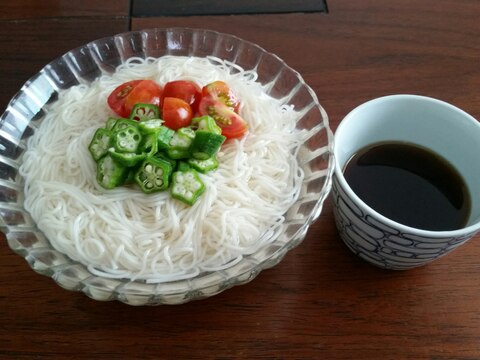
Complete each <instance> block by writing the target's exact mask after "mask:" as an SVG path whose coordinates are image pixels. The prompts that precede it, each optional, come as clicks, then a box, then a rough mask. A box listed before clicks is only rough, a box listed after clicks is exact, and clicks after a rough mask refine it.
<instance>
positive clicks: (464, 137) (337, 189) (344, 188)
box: [332, 95, 480, 270]
mask: <svg viewBox="0 0 480 360" xmlns="http://www.w3.org/2000/svg"><path fill="white" fill-rule="evenodd" d="M388 141H401V142H408V143H413V144H417V145H420V146H423V147H426V148H428V149H430V150H432V151H434V152H435V153H437V154H439V155H440V156H442V157H443V158H445V159H446V160H447V161H449V162H450V163H451V164H452V165H453V166H454V167H455V168H456V169H457V170H458V171H459V173H460V174H461V176H462V177H463V179H464V180H465V183H466V185H467V187H468V190H469V193H470V197H471V212H470V217H469V220H468V222H467V225H466V226H465V227H464V228H462V229H458V230H452V231H428V230H421V229H415V228H412V227H409V226H405V225H402V224H400V223H397V222H395V221H392V220H390V219H388V218H386V217H385V216H383V215H381V214H379V213H377V212H376V211H375V210H373V209H372V208H370V207H369V206H368V205H366V204H365V203H364V202H363V201H362V200H361V199H360V198H359V197H358V196H357V195H356V194H355V193H354V192H353V191H352V189H351V188H350V186H349V185H348V183H347V182H346V180H345V178H344V176H343V170H344V167H345V165H346V163H347V162H348V160H349V159H350V158H351V157H352V156H353V155H354V154H355V153H356V152H357V151H359V150H360V149H362V148H364V147H365V146H368V145H370V144H374V143H378V142H388ZM479 153H480V123H479V122H478V121H477V120H476V119H475V118H473V117H472V116H470V115H468V114H467V113H466V112H464V111H462V110H460V109H458V108H456V107H454V106H453V105H450V104H448V103H445V102H442V101H439V100H436V99H432V98H428V97H423V96H417V95H392V96H386V97H382V98H378V99H375V100H371V101H369V102H367V103H364V104H362V105H360V106H359V107H357V108H356V109H354V110H352V111H351V112H350V113H349V114H348V115H347V116H346V117H345V118H344V119H343V120H342V122H341V124H340V126H339V127H338V129H337V131H336V133H335V144H334V154H335V172H334V176H333V188H332V195H333V201H334V214H335V221H336V225H337V229H338V231H339V233H340V236H341V238H342V240H343V241H344V242H345V244H346V245H347V246H348V248H349V249H350V250H352V251H353V252H354V253H355V254H357V255H358V256H360V257H361V258H363V259H365V260H366V261H368V262H370V263H372V264H374V265H376V266H379V267H382V268H386V269H395V270H405V269H410V268H414V267H418V266H421V265H424V264H426V263H428V262H430V261H432V260H435V259H437V258H439V257H441V256H443V255H445V254H447V253H448V252H450V251H452V250H453V249H455V248H457V247H458V246H460V245H462V244H464V243H465V242H466V241H467V240H469V239H470V238H471V237H472V236H473V235H474V234H475V233H476V232H477V231H478V230H479V229H480V196H479V194H480V158H479V156H478V154H479ZM425 206H427V207H428V204H425Z"/></svg>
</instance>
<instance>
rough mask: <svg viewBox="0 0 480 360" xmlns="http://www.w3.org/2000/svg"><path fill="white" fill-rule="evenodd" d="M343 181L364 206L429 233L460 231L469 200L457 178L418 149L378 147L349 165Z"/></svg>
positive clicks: (443, 163) (400, 145)
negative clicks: (430, 231)
mask: <svg viewBox="0 0 480 360" xmlns="http://www.w3.org/2000/svg"><path fill="white" fill-rule="evenodd" d="M344 174H345V179H346V180H347V182H348V184H349V185H350V187H351V188H352V190H353V191H354V192H355V193H356V194H357V196H358V197H359V198H360V199H362V200H363V201H364V202H365V203H366V204H367V205H369V206H370V207H371V208H373V209H374V210H375V211H377V212H378V213H380V214H382V215H384V216H385V217H387V218H389V219H391V220H393V221H396V222H398V223H401V224H404V225H407V226H410V227H414V228H418V229H423V230H433V231H447V230H455V229H459V228H462V227H463V226H465V225H466V223H467V222H468V218H469V215H470V208H471V200H470V195H469V192H468V188H467V186H466V184H465V181H464V180H463V178H462V176H461V175H460V173H459V172H458V171H457V170H456V169H455V168H454V167H453V166H452V165H451V164H450V163H449V162H448V161H446V160H445V159H444V158H443V157H441V156H439V155H438V154H436V153H434V152H432V151H431V150H429V149H426V148H424V147H419V146H417V145H413V144H409V143H403V142H383V143H376V144H372V145H370V146H367V147H365V148H363V149H361V150H360V151H358V152H357V153H356V154H355V155H354V156H352V158H351V159H350V160H349V162H348V163H347V165H346V166H345V169H344Z"/></svg>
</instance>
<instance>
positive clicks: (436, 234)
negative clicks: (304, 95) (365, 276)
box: [333, 94, 480, 238]
mask: <svg viewBox="0 0 480 360" xmlns="http://www.w3.org/2000/svg"><path fill="white" fill-rule="evenodd" d="M396 99H416V100H422V101H428V102H433V103H436V104H438V105H441V106H445V107H448V108H450V109H451V110H454V111H456V112H458V113H460V114H461V115H463V116H464V117H465V118H467V119H469V120H470V121H472V122H474V123H476V124H477V126H480V123H479V122H478V121H477V120H476V119H475V118H474V117H473V116H471V115H470V114H468V113H467V112H465V111H464V110H462V109H460V108H458V107H456V106H455V105H452V104H449V103H447V102H445V101H442V100H438V99H435V98H432V97H428V96H423V95H413V94H394V95H386V96H381V97H377V98H374V99H371V100H368V101H366V102H364V103H362V104H360V105H358V106H357V107H355V108H354V109H353V110H351V111H350V112H349V113H348V114H347V115H346V116H345V117H344V118H343V119H342V120H341V121H340V124H339V125H338V127H337V129H336V131H335V135H334V137H335V140H336V138H337V134H338V133H339V132H341V131H343V128H345V126H347V125H346V123H347V122H348V121H349V119H351V118H353V117H354V116H355V115H356V113H357V112H358V111H360V110H361V109H362V108H363V107H365V106H367V105H371V104H372V103H376V102H383V101H391V100H396ZM338 150H339V148H338V142H337V141H334V144H333V154H334V163H335V166H334V174H335V177H336V178H337V181H338V182H339V183H340V185H341V187H342V188H343V190H344V191H345V192H346V194H347V196H348V197H350V198H353V200H354V201H355V203H356V204H357V206H359V207H360V208H361V209H362V210H364V211H367V212H369V213H370V214H372V215H374V216H375V217H377V218H378V219H379V220H380V221H382V222H383V223H385V224H386V225H387V226H389V227H391V228H395V229H398V230H399V231H401V232H402V233H410V234H415V235H417V236H422V237H430V238H446V237H461V236H466V235H468V234H471V233H475V232H477V231H478V230H479V229H480V221H477V222H476V223H474V224H472V225H469V226H466V227H463V228H461V229H455V230H442V231H435V230H424V229H419V228H415V227H411V226H408V225H404V224H402V223H399V222H396V221H394V220H392V219H390V218H388V217H386V216H384V215H382V214H381V213H379V212H377V211H376V210H375V209H373V208H372V207H370V206H369V205H367V204H366V203H365V202H364V201H363V200H362V199H361V198H360V197H359V196H358V195H357V194H356V193H355V192H354V191H353V190H352V188H351V187H350V185H349V184H348V182H347V180H346V179H345V177H344V176H343V171H342V167H341V165H340V163H339V160H338V156H336V154H337V152H338Z"/></svg>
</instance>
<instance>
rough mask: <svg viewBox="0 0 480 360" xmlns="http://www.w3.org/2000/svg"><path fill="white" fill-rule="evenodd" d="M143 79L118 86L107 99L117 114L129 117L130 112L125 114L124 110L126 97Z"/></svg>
mask: <svg viewBox="0 0 480 360" xmlns="http://www.w3.org/2000/svg"><path fill="white" fill-rule="evenodd" d="M141 81H142V80H132V81H128V82H126V83H123V84H122V85H120V86H118V87H116V88H115V90H113V91H112V92H111V93H110V95H109V96H108V99H107V103H108V106H109V107H110V109H112V110H113V111H114V112H115V113H116V114H117V115H120V116H121V117H128V115H130V113H128V114H125V110H124V104H125V99H126V97H127V96H128V94H130V93H131V92H132V90H133V88H135V87H136V86H137V85H138V83H140V82H141Z"/></svg>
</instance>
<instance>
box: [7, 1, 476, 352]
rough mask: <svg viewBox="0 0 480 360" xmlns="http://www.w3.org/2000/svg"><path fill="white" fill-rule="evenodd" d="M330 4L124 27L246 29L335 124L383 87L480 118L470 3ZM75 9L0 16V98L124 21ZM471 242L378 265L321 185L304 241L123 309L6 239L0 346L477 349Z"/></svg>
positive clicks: (179, 349) (76, 348)
mask: <svg viewBox="0 0 480 360" xmlns="http://www.w3.org/2000/svg"><path fill="white" fill-rule="evenodd" d="M328 5H329V11H330V12H329V14H324V13H314V14H282V15H279V14H275V15H241V16H192V17H160V18H133V19H132V21H131V26H132V28H133V29H141V28H151V27H185V26H187V27H198V28H200V27H201V28H209V29H213V30H217V31H221V32H227V33H232V34H234V35H237V36H239V37H241V38H243V39H246V40H250V41H253V42H256V43H258V44H259V45H260V46H262V47H264V48H265V49H267V50H268V51H270V52H273V53H276V54H277V55H279V56H280V57H281V58H283V59H284V60H285V61H286V62H287V63H288V64H289V65H290V66H292V67H293V68H295V69H296V70H298V71H299V72H300V73H301V74H302V76H303V77H304V79H305V80H306V82H307V83H308V84H309V85H310V86H311V87H312V88H313V89H314V91H315V92H316V93H317V95H318V97H319V99H320V102H321V103H322V105H323V106H324V108H325V109H326V111H327V113H328V114H329V117H330V122H331V127H332V129H334V130H335V129H336V127H337V126H338V124H339V122H340V121H341V119H342V118H343V117H344V116H345V115H346V114H347V113H348V112H349V111H350V110H351V109H353V108H354V107H355V106H357V105H359V104H360V103H362V102H364V101H367V100H369V99H371V98H374V97H378V96H382V95H387V94H395V93H413V94H421V95H428V96H432V97H435V98H439V99H442V100H445V101H448V102H451V103H453V104H455V105H457V106H459V107H461V108H463V109H464V110H465V111H467V112H469V113H470V114H472V115H473V116H475V117H476V118H477V119H479V118H480V95H479V91H478V90H479V89H480V71H479V59H480V41H479V40H478V34H479V32H480V31H479V30H480V23H479V22H478V17H479V16H480V3H479V2H476V1H469V0H459V1H453V0H436V1H434V0H426V1H422V2H418V1H413V0H403V1H384V0H354V1H350V0H335V1H331V2H329V4H328ZM78 21H79V19H67V18H64V19H52V20H41V21H40V20H38V19H37V20H35V19H31V20H28V21H25V22H22V23H18V24H17V23H15V24H14V25H13V24H10V25H11V27H10V28H9V29H6V28H5V27H4V26H2V27H1V28H0V46H1V48H2V57H1V58H0V71H2V72H1V73H0V78H1V79H2V80H3V81H4V86H2V87H1V88H0V101H1V105H2V107H5V106H6V103H7V101H8V99H9V98H10V97H11V96H13V95H14V93H15V92H16V91H17V90H18V89H19V87H20V86H21V84H22V83H23V82H24V81H25V80H26V79H28V78H29V77H30V76H32V75H33V74H34V73H35V72H36V71H38V70H39V68H40V67H41V66H42V65H43V64H45V63H46V62H48V61H50V60H52V59H53V58H55V57H57V56H59V55H61V54H62V53H63V52H65V51H67V50H68V49H70V48H72V47H75V46H77V45H80V44H81V43H84V42H87V41H90V40H94V39H96V38H98V37H101V36H105V35H111V34H114V33H117V32H120V31H124V30H126V29H127V28H128V19H126V18H124V17H120V18H118V17H116V16H112V17H110V16H107V15H102V16H100V17H99V18H98V19H90V20H85V19H83V20H80V22H78ZM80 28H81V29H82V31H78V29H80ZM47 39H48V40H47ZM5 79H6V80H5ZM452 136H453V134H452ZM479 241H480V237H479V236H477V237H475V238H474V239H472V240H471V241H470V242H468V243H467V244H466V245H464V246H463V247H461V248H459V249H458V250H456V251H455V252H453V253H452V254H449V255H448V256H446V257H444V258H442V259H440V260H438V261H436V262H434V263H431V264H429V265H427V266H424V267H421V268H418V269H415V270H409V271H401V272H395V271H385V270H380V269H377V268H375V267H373V266H370V265H368V264H367V263H365V262H363V261H362V260H360V259H358V258H356V257H355V256H354V255H353V254H351V253H350V252H349V251H348V250H347V249H346V247H345V246H344V245H343V243H342V242H341V240H340V239H339V237H338V235H337V232H336V229H335V225H334V221H333V215H332V205H331V201H330V199H329V200H327V202H326V204H325V206H324V209H323V211H322V214H321V216H320V219H319V220H318V221H317V222H316V223H315V224H314V225H313V226H312V227H311V229H310V231H309V232H308V235H307V237H306V239H305V240H304V242H303V243H302V244H301V245H300V246H299V247H297V248H295V249H294V250H292V251H291V252H289V253H288V254H287V256H286V257H285V258H284V260H283V261H282V262H281V263H280V264H279V265H277V266H276V267H274V268H272V269H270V270H266V271H264V272H262V273H261V274H260V275H259V276H258V277H257V278H256V279H255V280H254V281H253V282H251V283H249V284H246V285H243V286H239V287H235V288H233V289H230V290H227V291H225V292H223V293H221V294H219V295H217V296H215V297H212V298H209V299H206V300H202V301H196V302H191V303H188V304H185V305H180V306H158V307H129V306H127V305H124V304H121V303H118V302H106V303H104V302H97V301H94V300H91V299H89V298H87V297H86V296H85V295H83V294H81V293H74V292H69V291H66V290H63V289H61V288H60V287H59V286H57V285H56V284H55V283H54V282H53V281H52V280H51V279H49V278H46V277H43V276H40V275H37V274H35V273H34V272H33V271H32V270H31V269H30V268H29V266H28V264H27V263H26V262H25V261H24V260H23V259H22V258H21V257H19V256H18V255H15V254H14V253H13V252H12V251H11V250H10V249H9V248H8V245H7V244H6V242H5V241H4V238H3V237H2V238H1V240H0V359H47V358H48V359H57V358H58V359H252V358H262V359H365V360H366V359H435V360H447V359H448V360H450V359H463V360H466V359H469V360H470V359H471V360H473V359H479V358H480V260H479V259H480V242H479Z"/></svg>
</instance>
